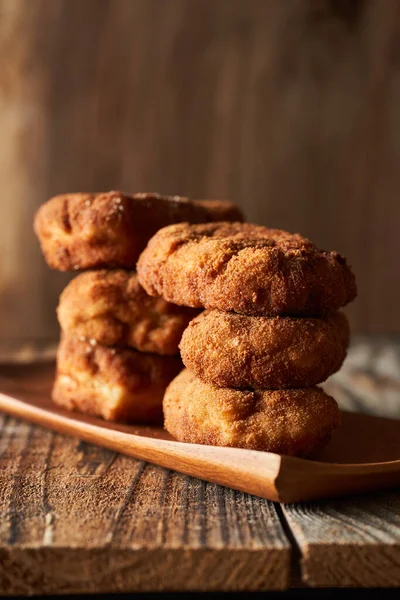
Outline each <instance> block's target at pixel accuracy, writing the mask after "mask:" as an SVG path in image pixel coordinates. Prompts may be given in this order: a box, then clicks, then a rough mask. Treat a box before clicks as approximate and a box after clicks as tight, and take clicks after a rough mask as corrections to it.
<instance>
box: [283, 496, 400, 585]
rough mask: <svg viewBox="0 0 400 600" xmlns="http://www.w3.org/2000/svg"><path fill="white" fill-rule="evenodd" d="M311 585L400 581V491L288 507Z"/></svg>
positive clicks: (306, 580)
mask: <svg viewBox="0 0 400 600" xmlns="http://www.w3.org/2000/svg"><path fill="white" fill-rule="evenodd" d="M283 511H284V515H285V517H286V519H287V522H288V525H289V527H290V529H291V531H292V534H293V535H294V538H295V540H296V542H297V544H298V546H299V548H300V552H301V571H302V579H303V582H304V583H305V584H307V585H309V586H312V587H347V586H352V587H391V586H399V585H400V493H399V492H391V493H384V494H374V495H372V496H357V497H351V498H346V499H343V500H342V499H341V500H330V501H328V502H319V503H306V504H297V505H286V506H283Z"/></svg>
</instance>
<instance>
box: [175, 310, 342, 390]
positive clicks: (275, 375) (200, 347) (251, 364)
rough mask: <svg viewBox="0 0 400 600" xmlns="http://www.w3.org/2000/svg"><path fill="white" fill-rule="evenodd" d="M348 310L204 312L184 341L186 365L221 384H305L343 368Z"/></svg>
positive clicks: (263, 385)
mask: <svg viewBox="0 0 400 600" xmlns="http://www.w3.org/2000/svg"><path fill="white" fill-rule="evenodd" d="M349 334H350V332H349V324H348V321H347V318H346V317H345V315H344V314H343V313H340V312H335V313H331V314H329V316H327V317H315V318H312V317H305V318H300V317H249V316H247V315H239V314H237V313H232V312H230V313H228V312H222V311H219V310H210V311H205V312H203V313H202V314H200V315H199V316H198V317H196V318H195V319H194V320H193V321H191V322H190V323H189V326H188V327H187V329H186V330H185V332H184V333H183V337H182V340H181V343H180V350H181V356H182V360H183V363H184V365H185V366H186V367H187V368H188V369H190V370H191V371H193V373H195V374H196V375H197V377H200V379H202V380H203V381H207V382H209V383H213V384H215V385H217V386H221V387H236V388H266V389H280V388H302V387H309V386H312V385H315V384H316V383H321V382H322V381H325V379H327V378H328V377H329V375H332V373H335V372H336V371H337V370H338V369H340V367H341V365H342V363H343V360H344V359H345V356H346V351H347V347H348V345H349Z"/></svg>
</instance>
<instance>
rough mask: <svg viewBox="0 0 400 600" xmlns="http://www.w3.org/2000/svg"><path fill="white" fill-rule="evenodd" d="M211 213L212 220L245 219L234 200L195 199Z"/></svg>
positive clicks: (196, 202)
mask: <svg viewBox="0 0 400 600" xmlns="http://www.w3.org/2000/svg"><path fill="white" fill-rule="evenodd" d="M194 202H195V204H198V205H200V206H202V207H203V208H205V209H206V210H207V211H208V212H209V214H210V219H209V220H210V221H244V215H243V213H242V211H241V210H240V208H239V207H238V206H237V204H235V203H234V202H230V201H229V200H194Z"/></svg>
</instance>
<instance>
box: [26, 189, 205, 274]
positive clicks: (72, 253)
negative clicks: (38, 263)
mask: <svg viewBox="0 0 400 600" xmlns="http://www.w3.org/2000/svg"><path fill="white" fill-rule="evenodd" d="M212 218H213V217H212V215H211V214H210V212H209V210H207V209H205V208H204V207H202V206H201V205H199V204H196V203H194V202H191V201H190V200H188V199H187V198H181V197H179V196H161V195H159V194H134V195H126V194H123V193H122V192H118V191H112V192H105V193H98V194H86V193H77V194H62V195H60V196H55V197H54V198H51V199H50V200H49V201H48V202H46V203H45V204H43V205H42V206H41V207H40V208H39V210H38V211H37V213H36V215H35V220H34V229H35V232H36V235H37V236H38V238H39V240H40V244H41V247H42V251H43V254H44V256H45V258H46V261H47V263H48V264H49V266H50V267H52V268H54V269H59V270H60V271H71V270H78V269H91V268H92V269H93V268H100V267H124V268H127V269H134V268H135V265H136V261H137V259H138V257H139V254H140V253H141V251H142V250H143V248H144V247H145V246H146V244H147V242H148V240H149V239H150V238H151V236H152V235H153V234H154V233H155V232H156V231H157V230H158V229H160V227H164V226H165V225H169V224H171V223H178V222H180V221H187V222H189V223H205V222H207V221H210V220H212Z"/></svg>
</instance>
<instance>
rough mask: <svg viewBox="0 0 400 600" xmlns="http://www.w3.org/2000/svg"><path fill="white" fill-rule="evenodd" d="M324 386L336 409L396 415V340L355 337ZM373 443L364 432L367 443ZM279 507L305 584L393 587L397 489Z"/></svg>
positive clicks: (397, 557) (399, 508) (399, 519)
mask: <svg viewBox="0 0 400 600" xmlns="http://www.w3.org/2000/svg"><path fill="white" fill-rule="evenodd" d="M324 387H325V388H326V390H327V391H329V393H331V394H332V395H333V396H334V397H335V398H336V399H337V401H338V402H339V404H340V406H341V407H342V408H346V409H347V410H356V411H362V412H366V413H369V414H378V415H381V416H386V417H392V418H400V344H399V339H398V338H397V339H396V338H393V337H392V338H385V337H383V336H380V337H373V338H368V337H366V336H363V337H358V338H355V339H354V341H353V344H352V347H351V349H350V351H349V355H348V358H347V359H346V361H345V364H344V366H343V368H342V369H341V371H340V372H339V373H337V374H336V375H334V376H333V377H331V378H330V379H329V381H328V382H327V383H326V384H325V386H324ZM356 437H357V432H356V431H355V432H354V439H356ZM382 442H383V443H382V446H384V444H385V440H382ZM380 443H381V442H380V440H377V439H374V437H373V435H371V436H370V444H371V448H374V447H377V446H378V445H379V444H380ZM283 512H284V515H285V517H286V519H287V523H288V526H289V527H290V530H291V532H292V534H293V536H294V540H295V541H296V544H297V545H298V547H299V549H300V553H301V572H302V579H303V581H304V583H305V584H307V585H309V586H313V587H320V586H322V587H346V586H351V587H389V586H399V585H400V490H399V491H397V492H390V493H381V494H376V495H373V496H371V495H369V496H354V497H350V498H346V499H343V500H331V501H329V502H319V503H303V504H298V505H290V504H289V505H284V506H283Z"/></svg>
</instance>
